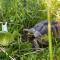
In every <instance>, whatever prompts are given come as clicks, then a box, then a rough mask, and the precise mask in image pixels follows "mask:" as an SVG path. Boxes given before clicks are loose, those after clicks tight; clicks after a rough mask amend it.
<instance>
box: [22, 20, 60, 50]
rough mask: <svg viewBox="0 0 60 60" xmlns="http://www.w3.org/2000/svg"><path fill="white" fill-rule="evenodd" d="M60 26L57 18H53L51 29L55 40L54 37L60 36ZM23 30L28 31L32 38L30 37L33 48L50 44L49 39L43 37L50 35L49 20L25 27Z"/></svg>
mask: <svg viewBox="0 0 60 60" xmlns="http://www.w3.org/2000/svg"><path fill="white" fill-rule="evenodd" d="M59 28H60V23H59V22H57V21H56V20H51V31H52V36H53V41H54V40H55V39H54V38H55V37H56V38H57V37H58V38H59V35H60V34H59ZM23 31H24V32H27V33H26V34H27V36H28V37H29V38H32V39H30V41H31V42H32V46H33V48H36V49H37V48H39V47H41V46H43V47H47V46H48V41H47V40H44V39H43V37H44V36H46V35H48V20H44V21H41V22H39V23H37V24H36V25H35V26H33V27H32V28H30V29H24V30H23ZM42 36H43V37H42ZM41 37H42V38H41ZM47 38H48V37H47Z"/></svg>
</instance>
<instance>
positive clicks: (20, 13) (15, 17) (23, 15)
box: [0, 0, 60, 60]
mask: <svg viewBox="0 0 60 60" xmlns="http://www.w3.org/2000/svg"><path fill="white" fill-rule="evenodd" d="M47 3H48V2H47V0H0V22H6V21H7V22H8V31H9V32H8V34H6V33H4V34H2V35H3V36H4V37H5V36H6V37H7V38H6V39H5V40H9V41H8V42H10V39H11V37H13V33H16V32H14V31H18V35H17V34H15V35H17V36H16V38H15V41H13V39H11V40H12V41H13V42H12V44H9V43H8V44H9V45H8V46H3V47H4V49H5V50H6V51H5V50H4V49H3V48H2V47H1V48H2V52H1V51H0V60H13V58H14V57H15V58H16V60H37V59H38V60H39V59H40V60H49V55H48V51H46V50H47V49H45V50H44V51H43V52H40V51H39V52H38V53H37V52H36V51H35V52H32V53H31V54H30V52H31V51H32V49H31V48H32V47H31V43H29V42H22V34H23V29H24V28H31V27H32V26H34V25H35V24H36V23H38V22H40V21H43V20H47ZM51 19H60V1H57V0H52V7H51ZM0 27H1V25H0ZM12 32H13V33H12ZM2 35H1V36H2ZM7 35H8V36H9V37H8V36H7ZM1 36H0V40H1V38H3V36H2V37H1ZM8 38H9V39H8ZM1 41H2V40H1ZM1 41H0V42H1ZM4 42H5V41H4V40H3V41H2V43H1V44H2V45H4ZM5 44H6V43H5ZM57 45H58V46H59V44H57ZM56 48H57V46H56ZM53 49H54V48H53ZM55 52H56V49H54V52H53V53H54V54H55ZM59 52H60V50H59V49H57V52H56V54H57V55H58V56H57V55H56V57H55V55H54V57H53V58H54V59H55V58H56V59H57V60H60V58H59V56H60V54H58V53H59ZM36 53H37V54H36Z"/></svg>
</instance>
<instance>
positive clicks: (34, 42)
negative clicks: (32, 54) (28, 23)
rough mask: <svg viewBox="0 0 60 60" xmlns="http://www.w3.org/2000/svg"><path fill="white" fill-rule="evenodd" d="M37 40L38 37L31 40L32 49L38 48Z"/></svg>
mask: <svg viewBox="0 0 60 60" xmlns="http://www.w3.org/2000/svg"><path fill="white" fill-rule="evenodd" d="M37 40H38V38H35V39H34V40H33V41H32V47H33V50H38V48H39V44H38V42H37Z"/></svg>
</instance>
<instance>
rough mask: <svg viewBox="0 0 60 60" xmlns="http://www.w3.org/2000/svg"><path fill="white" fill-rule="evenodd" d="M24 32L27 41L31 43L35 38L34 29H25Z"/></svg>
mask: <svg viewBox="0 0 60 60" xmlns="http://www.w3.org/2000/svg"><path fill="white" fill-rule="evenodd" d="M23 32H24V34H25V36H26V37H27V39H28V40H30V41H31V40H33V39H34V38H35V37H34V31H33V29H24V30H23ZM26 37H25V38H26Z"/></svg>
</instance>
